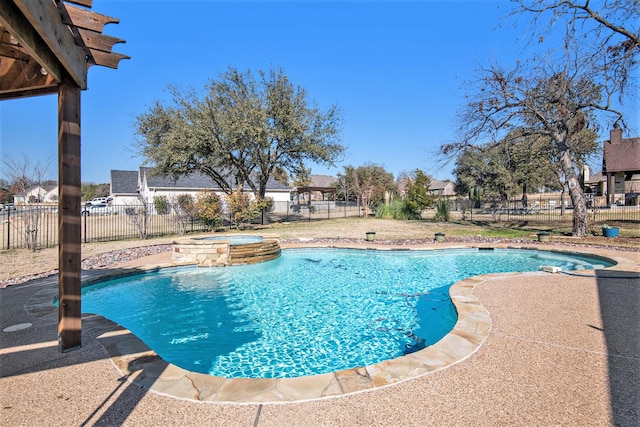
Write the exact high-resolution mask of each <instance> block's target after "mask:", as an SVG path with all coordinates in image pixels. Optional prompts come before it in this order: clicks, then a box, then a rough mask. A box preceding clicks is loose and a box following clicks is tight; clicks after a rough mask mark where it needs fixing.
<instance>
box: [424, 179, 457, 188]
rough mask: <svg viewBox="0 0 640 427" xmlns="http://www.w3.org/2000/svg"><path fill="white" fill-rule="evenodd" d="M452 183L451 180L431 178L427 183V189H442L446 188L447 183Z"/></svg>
mask: <svg viewBox="0 0 640 427" xmlns="http://www.w3.org/2000/svg"><path fill="white" fill-rule="evenodd" d="M450 184H452V182H451V181H438V180H437V179H432V180H431V182H430V183H429V190H444V189H445V188H447V185H450Z"/></svg>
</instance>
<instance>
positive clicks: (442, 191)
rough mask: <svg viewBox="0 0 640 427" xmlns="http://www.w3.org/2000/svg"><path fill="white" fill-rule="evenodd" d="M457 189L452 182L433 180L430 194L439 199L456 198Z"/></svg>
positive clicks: (430, 184) (430, 185)
mask: <svg viewBox="0 0 640 427" xmlns="http://www.w3.org/2000/svg"><path fill="white" fill-rule="evenodd" d="M455 188H456V186H455V184H454V183H453V182H451V181H438V180H437V179H433V180H431V182H430V183H429V190H428V193H429V194H431V195H433V196H439V197H440V196H442V197H447V196H455V195H456V190H455Z"/></svg>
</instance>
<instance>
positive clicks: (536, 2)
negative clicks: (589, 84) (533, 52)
mask: <svg viewBox="0 0 640 427" xmlns="http://www.w3.org/2000/svg"><path fill="white" fill-rule="evenodd" d="M517 3H518V7H517V8H516V10H514V12H512V14H511V15H512V16H517V15H524V16H525V19H531V18H533V20H532V21H531V22H532V23H533V26H534V30H533V34H534V35H535V37H537V41H538V42H539V43H544V40H545V37H546V36H548V35H550V34H552V33H553V32H554V31H556V29H557V28H558V27H559V25H558V24H564V25H561V28H563V29H564V41H565V45H567V46H568V45H571V46H574V48H578V49H580V55H579V56H580V58H581V60H582V61H583V62H584V63H585V64H586V65H585V66H586V67H588V68H591V69H592V70H593V74H594V77H596V76H597V77H598V78H597V81H598V83H600V84H602V85H603V91H604V93H605V94H606V98H607V101H608V102H610V101H611V100H612V98H613V97H614V96H616V95H617V98H618V101H622V99H623V98H624V96H625V95H626V94H627V92H628V89H630V88H632V87H634V86H635V84H636V83H637V82H634V81H633V78H632V77H633V70H635V69H637V67H638V55H640V2H639V1H638V0H604V1H598V2H592V1H590V0H517Z"/></svg>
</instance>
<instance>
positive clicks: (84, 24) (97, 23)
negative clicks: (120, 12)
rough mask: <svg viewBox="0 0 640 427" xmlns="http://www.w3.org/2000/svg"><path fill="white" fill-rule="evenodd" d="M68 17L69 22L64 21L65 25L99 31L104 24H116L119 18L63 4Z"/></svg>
mask: <svg viewBox="0 0 640 427" xmlns="http://www.w3.org/2000/svg"><path fill="white" fill-rule="evenodd" d="M65 6H66V7H65V8H66V10H67V13H68V15H69V19H70V20H71V22H65V24H67V25H73V26H75V27H77V28H83V29H85V30H92V31H96V32H98V33H101V32H102V30H103V29H104V26H105V25H106V24H118V23H120V20H119V19H118V18H113V17H111V16H107V15H102V14H100V13H96V12H92V11H90V10H87V9H82V8H79V7H75V6H69V5H65Z"/></svg>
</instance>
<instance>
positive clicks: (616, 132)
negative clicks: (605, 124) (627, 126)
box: [609, 125, 622, 144]
mask: <svg viewBox="0 0 640 427" xmlns="http://www.w3.org/2000/svg"><path fill="white" fill-rule="evenodd" d="M609 143H611V144H622V129H620V127H619V126H618V125H615V126H613V129H611V134H610V136H609Z"/></svg>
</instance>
